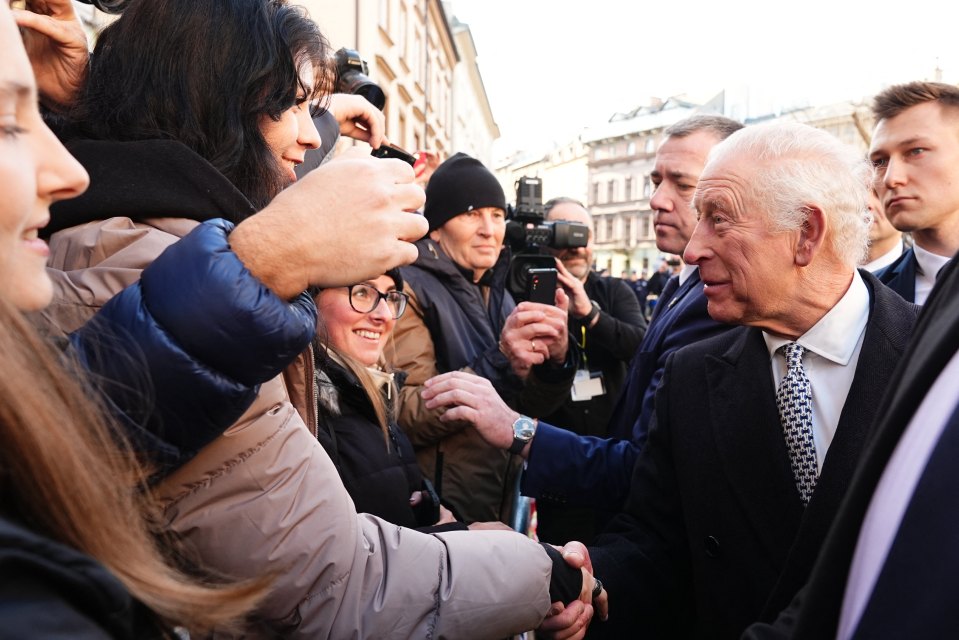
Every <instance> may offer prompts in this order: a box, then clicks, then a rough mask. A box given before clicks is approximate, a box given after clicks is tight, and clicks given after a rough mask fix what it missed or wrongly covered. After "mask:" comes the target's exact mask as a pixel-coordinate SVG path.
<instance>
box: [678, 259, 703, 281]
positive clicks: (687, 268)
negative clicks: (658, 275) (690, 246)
mask: <svg viewBox="0 0 959 640" xmlns="http://www.w3.org/2000/svg"><path fill="white" fill-rule="evenodd" d="M698 268H699V265H696V264H687V265H683V270H682V271H680V272H679V286H683V283H685V282H686V281H687V280H689V276H691V275H693V274H694V273H696V269H698Z"/></svg>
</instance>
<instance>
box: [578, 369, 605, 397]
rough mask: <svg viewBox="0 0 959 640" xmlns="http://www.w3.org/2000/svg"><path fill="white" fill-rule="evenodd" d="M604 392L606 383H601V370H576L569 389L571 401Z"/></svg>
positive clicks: (599, 394)
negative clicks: (570, 389) (571, 387)
mask: <svg viewBox="0 0 959 640" xmlns="http://www.w3.org/2000/svg"><path fill="white" fill-rule="evenodd" d="M604 393H606V385H605V384H604V383H603V372H602V371H587V370H586V369H580V370H578V371H577V372H576V377H575V378H573V389H572V391H571V395H572V397H573V402H582V401H584V400H589V399H590V398H594V397H596V396H601V395H603V394H604Z"/></svg>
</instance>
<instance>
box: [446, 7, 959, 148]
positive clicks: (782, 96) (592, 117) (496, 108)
mask: <svg viewBox="0 0 959 640" xmlns="http://www.w3.org/2000/svg"><path fill="white" fill-rule="evenodd" d="M452 13H453V14H454V15H456V16H457V17H458V18H459V19H460V20H461V21H462V22H466V23H467V24H469V25H470V29H471V31H472V33H473V39H474V41H475V42H476V47H477V50H478V54H479V64H480V71H481V72H482V74H483V81H484V83H485V85H486V89H487V93H488V95H489V99H490V103H491V105H492V108H493V115H494V117H495V119H496V122H497V124H499V127H500V131H501V134H502V140H501V141H500V143H499V145H498V150H499V152H501V153H502V152H505V151H507V150H508V149H513V148H523V147H531V146H536V145H538V144H544V143H546V142H548V141H550V140H554V139H555V140H564V139H567V138H569V137H570V136H573V135H575V134H576V133H578V132H579V131H580V130H581V129H582V128H584V127H586V126H589V125H591V124H596V123H599V122H604V121H605V120H607V119H608V118H609V116H610V115H611V114H612V113H614V112H617V111H626V110H629V109H632V108H633V107H635V106H638V105H640V104H644V103H645V102H646V101H647V100H648V98H649V97H650V96H657V97H662V98H665V97H669V96H671V95H677V94H683V93H685V94H687V95H688V96H689V97H690V98H693V99H694V100H706V99H708V98H709V97H711V96H713V95H715V94H716V93H718V92H719V91H721V90H723V89H730V90H732V91H734V92H736V93H738V94H739V95H744V94H745V93H746V91H748V93H749V96H750V102H751V103H752V104H753V105H754V108H755V109H760V110H766V111H768V110H771V109H775V108H776V107H777V105H778V106H790V105H796V106H799V105H802V104H824V103H827V102H835V101H839V100H844V99H856V98H862V97H864V96H868V95H871V94H872V93H874V92H875V91H876V90H877V89H879V88H881V87H882V86H884V85H888V84H893V83H896V82H904V81H908V80H914V79H932V78H933V72H934V70H935V68H936V65H937V62H938V65H939V67H940V68H941V69H942V78H943V80H944V81H946V82H952V83H956V82H959V37H957V34H959V31H957V29H959V24H957V20H959V3H956V2H955V1H954V0H871V1H869V2H866V1H863V0H810V1H806V2H798V3H779V2H769V0H766V1H765V2H759V1H758V0H727V1H726V2H722V1H721V0H711V1H705V0H686V1H685V2H683V1H682V0H677V1H673V2H662V1H660V2H644V1H642V0H639V1H624V0H620V1H616V0H453V9H452ZM751 115H759V114H758V113H754V114H751Z"/></svg>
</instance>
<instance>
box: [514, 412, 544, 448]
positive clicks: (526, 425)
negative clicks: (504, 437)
mask: <svg viewBox="0 0 959 640" xmlns="http://www.w3.org/2000/svg"><path fill="white" fill-rule="evenodd" d="M536 425H537V422H536V420H534V419H533V418H529V417H527V416H520V417H518V418H516V421H515V422H514V423H513V444H512V445H511V446H510V448H509V452H510V453H513V454H519V453H522V451H523V447H525V446H526V443H528V442H529V441H530V440H532V439H533V435H534V434H535V433H536Z"/></svg>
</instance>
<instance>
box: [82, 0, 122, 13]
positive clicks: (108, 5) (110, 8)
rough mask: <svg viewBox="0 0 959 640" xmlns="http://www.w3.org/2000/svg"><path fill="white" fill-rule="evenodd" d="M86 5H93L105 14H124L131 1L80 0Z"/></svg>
mask: <svg viewBox="0 0 959 640" xmlns="http://www.w3.org/2000/svg"><path fill="white" fill-rule="evenodd" d="M80 2H82V3H84V4H92V5H93V6H94V7H96V8H97V9H99V10H100V11H102V12H104V13H123V10H124V9H126V6H127V5H128V4H130V0H80Z"/></svg>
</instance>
